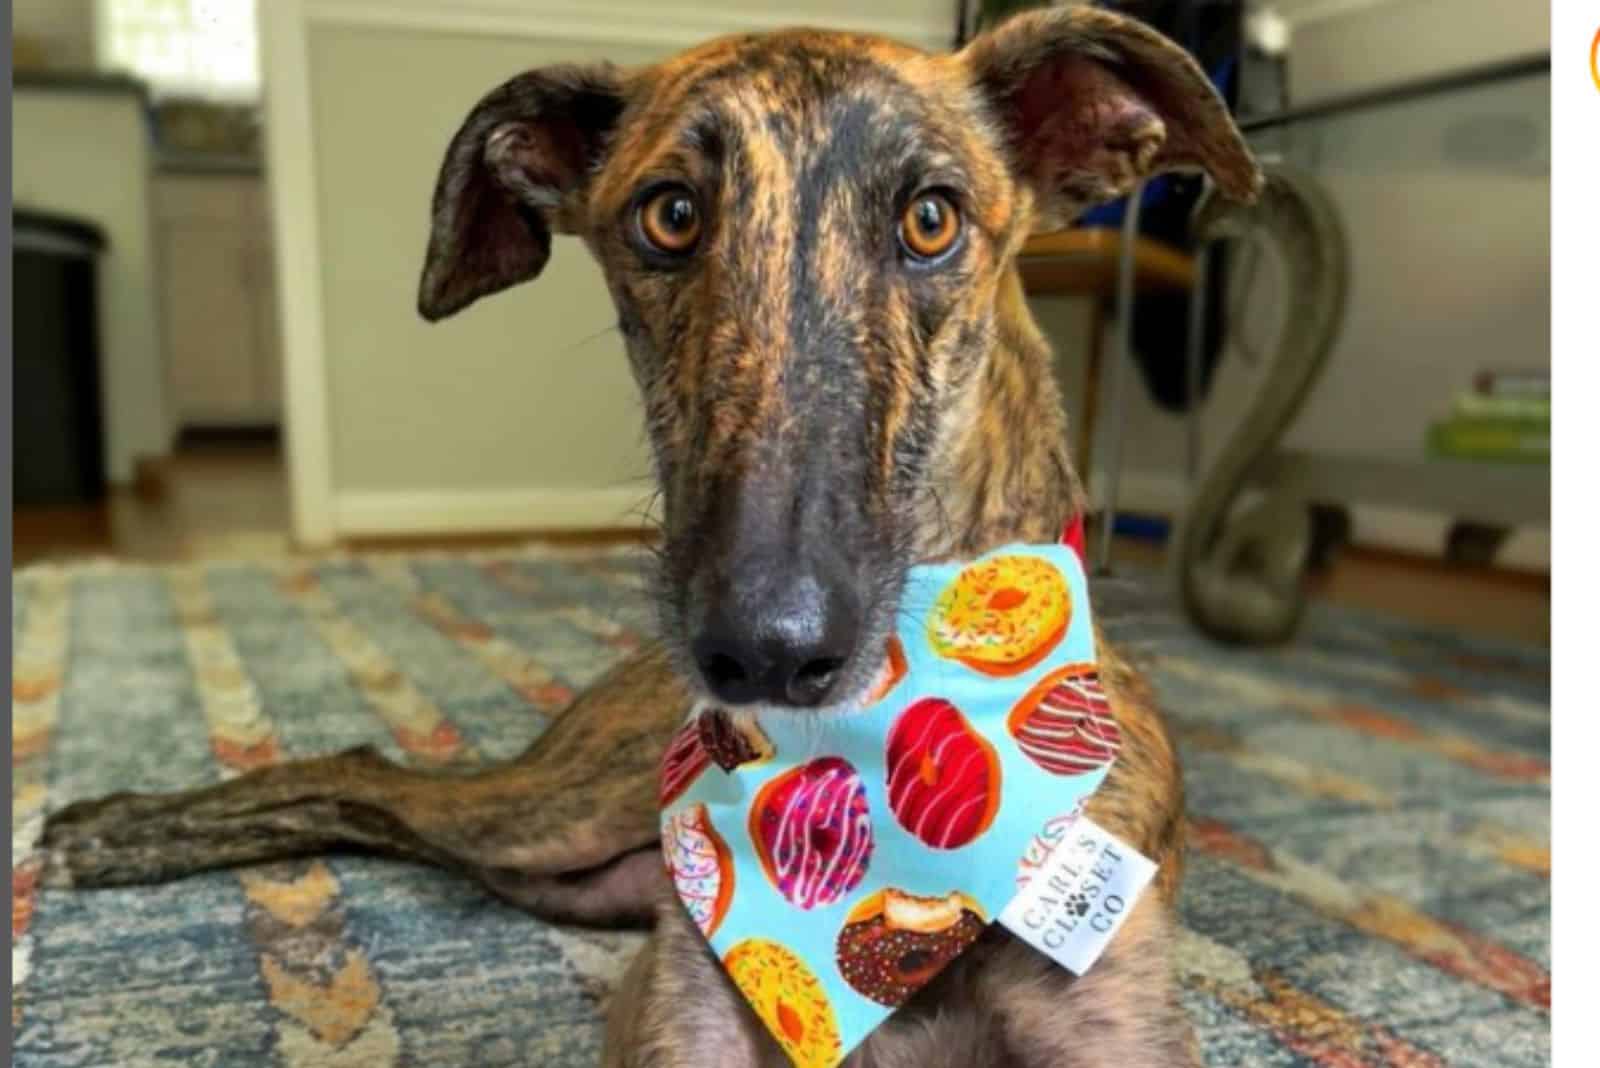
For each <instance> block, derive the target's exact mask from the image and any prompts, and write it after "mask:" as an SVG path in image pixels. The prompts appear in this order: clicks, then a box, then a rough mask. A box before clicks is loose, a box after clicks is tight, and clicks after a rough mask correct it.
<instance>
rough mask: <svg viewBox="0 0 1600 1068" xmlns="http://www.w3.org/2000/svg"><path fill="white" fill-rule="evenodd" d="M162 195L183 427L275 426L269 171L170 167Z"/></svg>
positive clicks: (168, 315) (167, 325)
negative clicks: (174, 169) (203, 170)
mask: <svg viewBox="0 0 1600 1068" xmlns="http://www.w3.org/2000/svg"><path fill="white" fill-rule="evenodd" d="M155 195H156V230H157V234H158V241H159V243H160V257H161V259H160V271H161V295H162V314H163V327H164V329H165V332H166V347H167V366H168V378H169V382H170V383H171V388H172V404H173V407H174V409H175V410H176V414H177V421H178V423H179V425H180V426H185V427H232V426H263V425H275V424H277V422H278V421H279V416H280V412H281V408H282V386H281V380H282V375H283V372H282V355H281V352H280V346H279V340H278V322H277V301H276V298H275V295H274V292H273V287H274V277H273V266H272V246H271V229H270V227H269V226H268V220H267V212H266V197H265V190H264V185H263V180H262V178H261V176H260V175H256V174H208V173H197V174H191V173H181V172H180V173H163V174H160V175H159V176H158V177H157V179H156V183H155Z"/></svg>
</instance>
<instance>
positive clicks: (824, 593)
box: [692, 561, 861, 707]
mask: <svg viewBox="0 0 1600 1068" xmlns="http://www.w3.org/2000/svg"><path fill="white" fill-rule="evenodd" d="M703 620H704V622H703V623H702V625H701V626H700V629H699V633H698V634H697V635H696V636H695V639H694V642H693V649H692V651H693V654H694V659H695V663H696V664H697V665H698V666H699V668H700V674H701V677H702V678H704V680H705V683H706V686H707V687H709V688H710V690H711V692H712V693H713V694H714V695H716V697H717V698H718V699H719V700H722V701H726V702H728V703H729V704H736V705H742V704H753V703H764V704H780V705H798V706H804V707H811V706H815V705H820V704H822V703H823V702H824V701H825V700H826V699H827V697H828V693H829V691H830V690H831V689H832V688H833V684H834V682H836V681H837V680H838V678H839V676H840V673H841V672H842V670H843V669H844V666H845V665H846V664H847V663H848V662H849V660H850V657H851V655H852V654H853V653H854V652H855V649H856V642H857V640H858V639H859V637H860V633H861V604H860V600H859V598H858V597H857V595H856V591H855V589H854V586H853V584H851V583H850V582H848V581H847V580H844V577H843V576H842V575H826V576H825V575H823V574H822V573H821V569H818V568H803V569H799V570H797V571H791V572H789V573H788V574H785V573H784V570H783V569H774V568H772V567H770V566H763V565H762V564H761V563H760V562H759V561H752V562H751V563H750V564H749V565H747V566H745V567H740V568H737V569H735V570H734V572H733V573H732V574H730V575H729V576H728V577H727V580H726V584H725V585H724V587H723V590H722V591H721V594H720V596H717V597H715V598H714V599H713V600H712V601H711V603H709V604H708V605H707V606H706V611H705V613H704V616H703Z"/></svg>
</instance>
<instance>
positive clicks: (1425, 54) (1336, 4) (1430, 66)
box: [1270, 0, 1550, 104]
mask: <svg viewBox="0 0 1600 1068" xmlns="http://www.w3.org/2000/svg"><path fill="white" fill-rule="evenodd" d="M1270 2H1271V3H1272V4H1273V5H1274V6H1276V7H1277V8H1278V10H1279V11H1281V12H1282V13H1283V14H1284V16H1285V17H1286V18H1287V19H1288V20H1289V22H1290V24H1291V26H1292V29H1293V35H1294V44H1293V64H1292V66H1291V74H1290V88H1291V91H1292V93H1293V98H1294V100H1295V102H1296V103H1298V104H1309V103H1313V102H1315V101H1318V100H1322V99H1325V98H1327V97H1330V96H1338V95H1340V94H1343V93H1349V92H1356V91H1359V90H1362V89H1371V88H1374V87H1376V86H1382V85H1393V84H1395V83H1398V82H1403V81H1412V80H1415V79H1419V78H1426V77H1430V76H1433V75H1437V74H1442V73H1445V72H1447V71H1453V70H1461V69H1463V68H1467V67H1474V66H1481V65H1483V64H1486V63H1493V62H1496V61H1498V60H1504V59H1512V58H1517V57H1521V56H1526V55H1531V54H1534V53H1537V52H1544V51H1548V50H1549V48H1550V5H1549V4H1546V3H1542V2H1540V0H1270Z"/></svg>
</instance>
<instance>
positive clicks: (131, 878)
mask: <svg viewBox="0 0 1600 1068" xmlns="http://www.w3.org/2000/svg"><path fill="white" fill-rule="evenodd" d="M687 704H688V697H687V695H686V694H685V692H684V690H683V687H682V685H681V684H680V683H679V682H678V681H677V680H676V677H675V676H674V675H673V674H672V672H671V671H670V669H669V667H668V665H667V663H666V659H665V657H664V656H663V655H661V654H660V653H659V652H646V653H642V654H640V655H638V656H636V657H634V658H633V659H631V660H629V661H628V662H626V663H624V664H622V665H621V666H619V667H618V668H616V669H615V670H614V671H612V672H611V673H610V674H609V675H607V676H606V677H605V678H603V679H601V680H600V681H599V682H598V683H596V685H595V686H594V688H592V689H591V690H589V691H588V692H587V693H585V694H584V695H583V696H582V697H580V698H579V699H578V700H577V701H576V702H574V704H573V705H572V706H571V707H569V708H568V709H567V711H566V712H564V713H563V714H562V715H561V717H560V718H559V719H557V721H556V722H555V723H553V724H552V725H551V726H550V728H549V729H548V730H546V731H545V733H544V734H543V735H541V736H540V737H539V739H538V740H537V741H536V742H535V743H534V744H533V745H532V746H531V747H530V748H529V749H528V751H527V752H526V753H524V754H523V755H522V756H520V757H518V758H517V759H516V760H514V761H511V762H510V763H507V764H504V765H500V766H497V767H490V768H479V769H452V770H445V769H421V768H408V767H401V766H400V765H397V764H394V763H393V762H391V761H389V760H386V759H385V758H384V757H382V756H381V755H379V754H378V753H376V752H375V751H373V750H371V749H355V750H350V751H347V752H344V753H338V754H334V755H332V756H325V757H318V758H315V759H311V760H302V761H294V762H291V763H287V764H281V765H276V766H273V767H268V768H262V769H260V770H258V771H254V772H251V773H249V774H247V775H241V776H240V777H238V778H237V779H233V780H230V781H228V782H225V783H220V784H217V785H214V786H208V787H203V788H201V789H196V790H187V791H182V792H178V793H171V794H116V795H113V796H111V797H106V798H102V799H100V800H96V801H85V802H79V803H77V804H74V805H70V806H68V807H67V808H65V809H63V810H62V811H60V812H58V813H56V814H55V815H54V816H52V817H51V818H50V820H49V822H48V823H47V825H46V829H45V835H44V847H45V849H46V850H47V852H48V856H49V868H48V872H47V878H48V879H49V880H50V881H51V882H53V883H55V884H58V885H59V884H69V885H73V886H80V887H87V886H113V885H126V884H132V883H151V882H161V881H164V880H169V879H176V878H180V877H182V876H184V875H188V874H191V873H193V872H198V871H204V870H208V869H214V868H224V867H237V866H239V865H243V864H251V863H258V862H261V861H267V860H274V859H279V858H284V857H295V856H305V855H308V854H312V853H322V852H328V851H333V850H340V849H345V850H350V849H354V850H360V851H367V852H375V853H382V854H387V855H391V856H397V857H401V858H404V859H407V860H413V861H421V862H424V863H430V864H436V865H439V866H441V867H447V868H453V869H457V870H460V871H462V872H464V873H466V874H468V875H470V876H472V877H474V878H477V879H479V880H481V881H483V882H484V883H485V884H487V885H488V886H489V887H490V888H491V889H493V890H494V891H495V892H497V893H499V894H501V895H502V896H504V897H506V898H508V899H510V900H511V901H513V902H514V903H516V904H518V905H521V906H522V907H524V908H527V909H529V910H531V911H533V912H536V913H539V914H540V915H543V916H546V917H548V918H552V919H558V920H571V921H577V922H592V923H608V924H609V923H619V922H643V921H647V920H648V919H649V918H650V916H651V908H652V904H653V900H654V895H655V894H656V893H657V892H658V891H659V890H660V889H661V887H662V886H664V884H665V876H664V875H663V873H662V868H661V859H660V850H659V848H658V846H657V836H658V829H657V819H658V813H657V806H656V794H655V779H656V776H655V765H656V761H657V759H658V758H659V756H660V754H661V753H662V752H663V751H664V750H665V749H666V746H667V742H668V740H669V739H670V737H671V735H672V732H673V730H675V729H676V728H677V726H678V725H679V724H680V723H681V722H682V719H683V711H684V709H685V708H686V707H687Z"/></svg>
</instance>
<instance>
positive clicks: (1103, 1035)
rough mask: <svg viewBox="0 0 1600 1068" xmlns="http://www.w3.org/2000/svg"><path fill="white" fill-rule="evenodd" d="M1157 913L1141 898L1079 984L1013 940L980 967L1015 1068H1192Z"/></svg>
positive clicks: (1153, 899) (1195, 1054)
mask: <svg viewBox="0 0 1600 1068" xmlns="http://www.w3.org/2000/svg"><path fill="white" fill-rule="evenodd" d="M1172 931H1173V920H1172V919H1171V917H1170V914H1169V913H1168V908H1167V905H1166V904H1165V903H1164V902H1162V901H1161V900H1160V898H1159V897H1158V896H1157V895H1155V894H1147V895H1145V897H1144V898H1143V899H1142V900H1141V901H1140V902H1139V904H1138V905H1137V906H1136V907H1135V908H1134V910H1133V912H1132V913H1130V914H1129V916H1128V919H1127V920H1126V921H1125V922H1124V923H1123V925H1122V929H1121V930H1119V931H1118V932H1117V935H1116V937H1115V938H1114V939H1113V940H1112V942H1111V944H1110V945H1109V946H1107V947H1106V950H1105V953H1104V954H1103V955H1102V956H1101V957H1100V959H1099V960H1098V961H1096V962H1095V964H1094V966H1093V967H1091V968H1090V969H1089V970H1088V971H1087V972H1085V973H1084V974H1083V975H1082V976H1081V977H1074V976H1073V975H1072V973H1071V972H1068V971H1067V970H1066V969H1064V968H1062V967H1060V966H1058V965H1057V964H1055V963H1054V962H1053V961H1051V960H1049V959H1048V958H1046V957H1045V956H1044V955H1043V954H1042V953H1039V952H1038V951H1037V950H1035V949H1033V948H1032V947H1031V946H1028V945H1026V944H1024V943H1022V942H1020V941H1018V942H1012V943H1011V944H1010V945H1008V946H1006V947H1005V949H1004V950H1003V951H1002V952H1001V953H1000V954H998V955H997V956H996V957H995V959H994V960H993V961H991V962H989V964H988V967H987V968H986V970H985V973H984V975H983V977H982V978H983V981H982V982H981V983H979V984H978V985H977V989H978V990H980V991H981V992H982V994H981V996H982V997H983V999H984V1001H985V1005H984V1008H985V1009H986V1011H987V1014H988V1015H989V1016H991V1018H993V1019H995V1020H996V1021H997V1022H998V1027H999V1031H1000V1036H1001V1041H1002V1043H1003V1045H1004V1047H1005V1050H1006V1053H1007V1056H1006V1058H1005V1060H1004V1063H1007V1064H1015V1065H1017V1066H1019V1068H1179V1066H1181V1068H1198V1065H1199V1064H1200V1059H1199V1049H1198V1046H1197V1045H1196V1043H1195V1039H1194V1031H1193V1028H1192V1026H1191V1024H1190V1021H1189V1018H1188V1016H1187V1014H1186V1013H1185V1012H1184V1010H1183V1007H1182V1005H1181V1004H1180V1003H1179V1001H1178V991H1177V984H1176V981H1175V979H1174V976H1173V970H1172V958H1171V948H1172V944H1173V934H1172Z"/></svg>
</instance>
